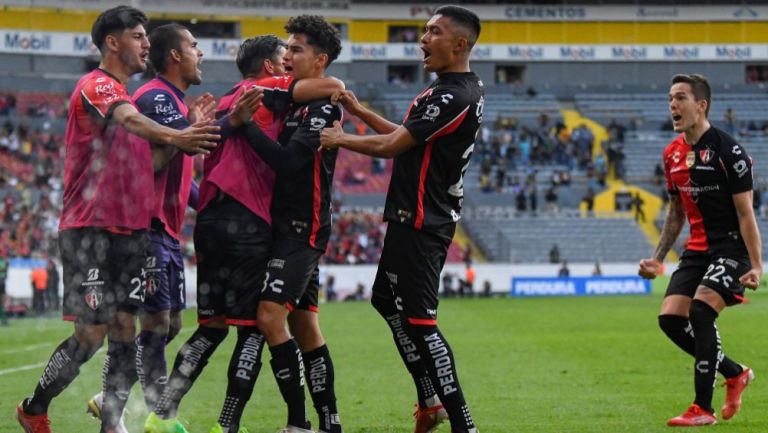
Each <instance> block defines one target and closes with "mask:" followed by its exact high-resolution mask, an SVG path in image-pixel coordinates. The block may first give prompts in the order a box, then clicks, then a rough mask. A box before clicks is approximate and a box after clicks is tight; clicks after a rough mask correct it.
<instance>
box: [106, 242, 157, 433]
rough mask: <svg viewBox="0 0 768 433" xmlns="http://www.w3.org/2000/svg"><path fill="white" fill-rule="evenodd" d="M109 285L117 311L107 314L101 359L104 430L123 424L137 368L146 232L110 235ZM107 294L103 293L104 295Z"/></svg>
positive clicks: (146, 247)
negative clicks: (109, 320)
mask: <svg viewBox="0 0 768 433" xmlns="http://www.w3.org/2000/svg"><path fill="white" fill-rule="evenodd" d="M109 242H110V248H109V254H108V256H107V257H108V260H109V269H110V272H109V277H111V281H109V282H107V284H108V285H110V286H112V287H114V289H113V293H114V297H115V300H116V302H117V306H116V313H115V314H113V315H112V314H110V315H109V316H108V317H109V319H111V322H108V335H107V356H106V357H105V359H104V369H103V375H104V377H103V383H104V390H103V392H104V400H103V404H102V408H101V428H102V431H104V432H107V431H108V430H113V429H114V428H116V427H118V426H119V427H121V428H122V425H121V423H122V421H121V420H122V415H123V409H124V408H125V404H126V403H127V401H128V395H129V394H130V392H131V388H132V387H133V384H134V383H136V381H137V380H138V375H137V372H136V313H137V312H138V310H139V309H140V308H141V306H142V304H143V302H144V289H145V284H144V279H143V278H142V276H144V275H145V273H144V272H143V267H144V266H145V265H146V260H147V253H148V251H149V245H150V242H149V236H148V234H147V233H146V232H143V231H142V232H135V233H133V234H131V235H117V234H110V235H109ZM109 296H110V294H109V293H108V292H107V293H105V298H107V297H109Z"/></svg>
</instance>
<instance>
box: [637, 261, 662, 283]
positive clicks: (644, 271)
mask: <svg viewBox="0 0 768 433" xmlns="http://www.w3.org/2000/svg"><path fill="white" fill-rule="evenodd" d="M659 273H661V262H660V261H658V260H656V259H643V260H640V269H639V270H638V271H637V275H640V276H641V277H643V278H645V279H646V280H652V279H654V278H656V276H657V275H659Z"/></svg>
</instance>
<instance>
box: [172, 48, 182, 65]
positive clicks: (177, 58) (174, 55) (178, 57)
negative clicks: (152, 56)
mask: <svg viewBox="0 0 768 433" xmlns="http://www.w3.org/2000/svg"><path fill="white" fill-rule="evenodd" d="M171 59H173V61H174V62H176V63H178V62H180V61H181V53H180V52H178V51H177V50H176V48H171Z"/></svg>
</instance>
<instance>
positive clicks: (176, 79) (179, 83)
mask: <svg viewBox="0 0 768 433" xmlns="http://www.w3.org/2000/svg"><path fill="white" fill-rule="evenodd" d="M158 76H159V77H161V78H162V79H164V80H165V81H167V82H169V83H171V84H173V85H174V86H176V88H177V89H179V90H181V91H182V92H184V93H187V90H189V83H187V82H186V81H184V80H182V79H181V75H179V74H173V73H167V72H166V73H163V74H158Z"/></svg>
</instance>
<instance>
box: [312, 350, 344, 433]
mask: <svg viewBox="0 0 768 433" xmlns="http://www.w3.org/2000/svg"><path fill="white" fill-rule="evenodd" d="M303 356H304V372H305V374H306V376H307V388H309V395H310V396H311V397H312V403H313V404H314V406H315V410H316V411H317V417H318V419H319V422H320V426H319V427H318V429H319V431H322V432H325V433H342V432H343V431H344V430H343V429H342V428H341V419H340V418H339V411H338V409H337V408H336V391H335V390H334V373H333V361H332V360H331V354H330V352H328V346H326V345H322V346H320V347H318V348H317V349H315V350H313V351H311V352H305V353H304V354H303Z"/></svg>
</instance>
